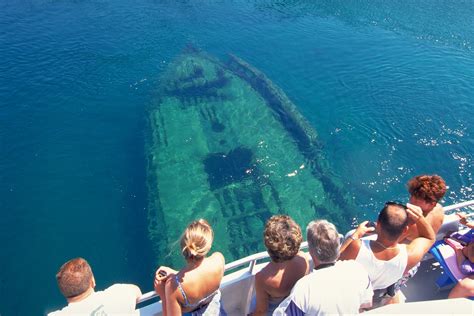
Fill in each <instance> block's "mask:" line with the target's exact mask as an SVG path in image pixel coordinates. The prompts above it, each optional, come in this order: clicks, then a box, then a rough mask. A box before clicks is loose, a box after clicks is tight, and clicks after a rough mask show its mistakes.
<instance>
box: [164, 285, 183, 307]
mask: <svg viewBox="0 0 474 316" xmlns="http://www.w3.org/2000/svg"><path fill="white" fill-rule="evenodd" d="M165 293H166V294H165V297H166V299H165V304H163V316H180V315H181V314H182V311H181V305H180V304H179V302H178V287H177V285H176V284H175V282H174V281H173V279H172V278H168V279H167V280H166V285H165ZM162 301H163V300H162Z"/></svg>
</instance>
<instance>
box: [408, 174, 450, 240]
mask: <svg viewBox="0 0 474 316" xmlns="http://www.w3.org/2000/svg"><path fill="white" fill-rule="evenodd" d="M407 188H408V192H409V193H410V201H409V202H410V203H411V204H413V205H416V206H419V207H420V208H421V210H422V211H423V216H424V217H425V218H426V221H427V222H428V223H429V224H430V225H431V227H432V228H433V230H434V232H435V234H437V233H438V230H439V229H440V227H441V225H442V224H443V220H444V211H443V206H442V205H441V204H439V203H438V202H439V201H440V200H441V199H442V198H443V196H444V194H445V193H446V183H445V182H444V180H443V178H441V177H440V176H438V175H419V176H416V177H413V178H411V179H410V180H409V181H408V183H407ZM418 236H419V233H418V230H417V228H416V225H415V224H414V223H411V224H410V225H409V229H408V231H407V232H406V234H405V235H404V237H405V238H406V239H407V240H408V241H409V240H412V239H414V238H416V237H418Z"/></svg>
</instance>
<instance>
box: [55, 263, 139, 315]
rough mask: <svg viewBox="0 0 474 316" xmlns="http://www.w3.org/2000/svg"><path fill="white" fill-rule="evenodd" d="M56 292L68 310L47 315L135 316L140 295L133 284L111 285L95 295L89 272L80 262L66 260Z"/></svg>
mask: <svg viewBox="0 0 474 316" xmlns="http://www.w3.org/2000/svg"><path fill="white" fill-rule="evenodd" d="M56 279H57V281H58V286H59V290H60V291H61V293H62V294H63V295H64V297H65V298H66V300H67V302H68V306H66V307H64V308H63V309H61V310H58V311H55V312H52V313H49V314H48V316H62V315H88V316H89V315H90V316H104V315H138V314H137V312H136V311H135V306H136V303H137V300H138V298H139V297H140V296H141V295H142V292H141V291H140V289H139V288H138V286H136V285H133V284H114V285H112V286H110V287H109V288H107V289H105V290H104V291H99V292H95V291H94V288H95V279H94V275H93V274H92V269H91V267H90V265H89V263H87V261H86V260H85V259H83V258H75V259H72V260H69V261H68V262H66V263H65V264H63V266H62V267H61V268H60V269H59V272H58V273H57V274H56Z"/></svg>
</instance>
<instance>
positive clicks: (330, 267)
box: [273, 220, 373, 316]
mask: <svg viewBox="0 0 474 316" xmlns="http://www.w3.org/2000/svg"><path fill="white" fill-rule="evenodd" d="M306 238H307V240H308V248H309V254H310V255H311V258H313V263H314V271H312V272H311V273H310V274H308V275H306V276H304V277H303V278H301V279H300V280H299V281H298V282H297V283H296V284H295V286H294V287H293V290H292V291H291V294H290V296H289V297H288V298H287V299H285V301H283V302H282V303H281V304H280V305H279V307H278V308H277V309H276V310H275V312H274V313H273V315H276V316H280V315H285V316H300V315H346V314H357V313H359V311H360V309H361V308H368V307H370V306H371V305H372V295H373V290H372V285H371V283H370V279H369V275H368V273H367V271H366V270H365V269H364V268H363V267H362V265H361V264H359V263H357V262H355V261H354V260H347V261H337V259H338V258H339V249H340V237H339V233H338V232H337V229H336V227H335V226H334V224H332V223H330V222H328V221H326V220H317V221H312V222H311V223H309V224H308V227H307V228H306Z"/></svg>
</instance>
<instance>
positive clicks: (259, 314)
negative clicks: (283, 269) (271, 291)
mask: <svg viewBox="0 0 474 316" xmlns="http://www.w3.org/2000/svg"><path fill="white" fill-rule="evenodd" d="M263 281H264V280H263V279H262V275H261V274H258V273H257V275H256V276H255V294H256V300H257V304H256V306H255V311H254V312H253V313H252V314H250V315H252V316H265V315H267V311H268V299H269V295H268V293H267V291H265V287H264V284H263Z"/></svg>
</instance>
